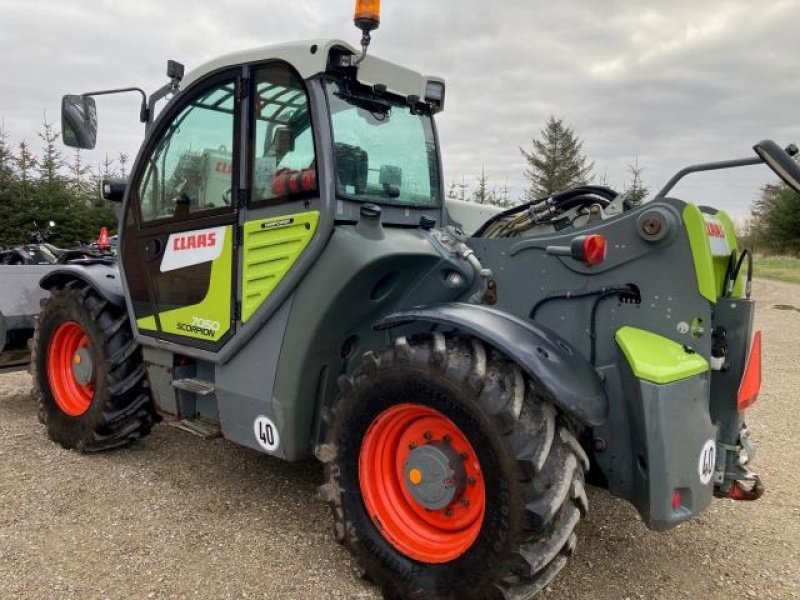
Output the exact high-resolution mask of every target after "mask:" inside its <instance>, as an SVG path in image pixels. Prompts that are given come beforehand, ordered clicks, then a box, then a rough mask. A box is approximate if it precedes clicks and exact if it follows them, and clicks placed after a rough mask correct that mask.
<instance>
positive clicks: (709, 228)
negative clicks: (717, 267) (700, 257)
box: [703, 215, 731, 256]
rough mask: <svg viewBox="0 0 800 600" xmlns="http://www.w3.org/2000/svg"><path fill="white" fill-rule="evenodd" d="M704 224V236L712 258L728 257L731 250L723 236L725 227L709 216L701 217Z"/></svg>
mask: <svg viewBox="0 0 800 600" xmlns="http://www.w3.org/2000/svg"><path fill="white" fill-rule="evenodd" d="M703 219H705V222H706V235H708V243H709V244H710V246H711V254H712V255H713V256H730V253H731V249H730V247H729V246H728V237H727V235H726V234H725V227H723V226H722V223H721V222H720V221H718V220H717V219H715V218H714V217H712V216H710V215H703Z"/></svg>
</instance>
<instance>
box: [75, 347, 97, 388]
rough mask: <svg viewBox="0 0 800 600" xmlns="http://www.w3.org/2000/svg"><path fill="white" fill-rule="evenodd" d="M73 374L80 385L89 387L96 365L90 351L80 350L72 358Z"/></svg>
mask: <svg viewBox="0 0 800 600" xmlns="http://www.w3.org/2000/svg"><path fill="white" fill-rule="evenodd" d="M72 374H73V375H74V376H75V381H77V382H78V384H79V385H89V384H90V383H92V379H93V377H94V364H93V362H92V355H91V353H90V352H89V349H88V348H86V347H85V346H84V347H82V348H78V350H77V352H75V354H74V355H73V357H72Z"/></svg>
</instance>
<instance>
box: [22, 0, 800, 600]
mask: <svg viewBox="0 0 800 600" xmlns="http://www.w3.org/2000/svg"><path fill="white" fill-rule="evenodd" d="M378 24H379V2H378V0H358V1H357V2H356V25H358V26H359V27H360V28H361V30H362V32H363V38H362V44H361V48H360V49H359V48H355V47H352V46H350V45H348V44H347V43H345V42H343V41H339V40H319V41H308V42H298V43H292V44H285V45H279V46H269V47H265V48H259V49H256V50H251V51H246V52H241V53H237V54H232V55H229V56H224V57H222V58H219V59H217V60H214V61H212V62H210V63H208V64H206V65H203V66H201V67H199V68H197V69H196V70H194V71H192V72H191V73H188V74H184V69H183V67H182V65H180V64H178V63H176V62H173V61H170V62H169V65H168V77H169V79H170V81H169V83H168V84H167V85H165V86H164V88H162V89H161V90H159V91H157V92H156V93H154V94H153V95H151V96H150V97H149V98H148V97H147V96H146V94H145V93H144V92H143V91H142V90H139V89H138V88H125V89H123V90H107V91H101V92H92V93H89V94H82V95H71V96H65V97H64V99H63V103H62V111H63V120H62V125H63V135H64V141H65V142H66V143H67V144H68V145H72V146H77V147H81V148H91V147H93V146H94V144H95V139H96V135H97V112H96V106H95V102H94V99H93V97H94V96H97V95H100V94H105V93H112V92H116V91H130V90H134V91H136V92H138V93H141V95H142V105H141V111H140V117H141V119H142V121H144V122H145V123H146V136H145V139H144V142H143V144H142V146H141V149H140V150H139V153H138V156H137V158H136V161H135V164H134V166H133V168H132V170H131V174H130V177H129V179H128V180H127V181H126V182H119V181H105V182H104V183H103V186H102V187H103V190H102V193H103V195H104V197H105V198H106V199H108V200H112V201H115V202H119V203H120V216H121V222H120V237H121V249H120V257H119V259H118V261H119V262H118V263H117V261H116V260H114V259H110V258H100V259H97V260H94V261H86V262H85V263H84V264H81V265H67V266H64V267H62V268H58V269H56V270H54V271H53V272H51V273H49V274H48V275H47V276H46V277H45V278H44V279H43V280H42V282H41V285H42V287H44V288H45V289H47V290H49V292H50V295H49V297H48V298H47V300H46V301H45V302H44V304H43V308H42V311H41V313H40V315H39V319H38V326H37V329H36V333H35V340H34V344H33V353H34V356H33V363H34V371H35V373H34V379H35V397H36V400H37V402H38V407H39V412H40V417H41V420H42V421H43V422H44V424H45V426H46V428H47V431H48V433H49V435H50V437H51V438H52V439H53V440H55V441H56V442H58V443H60V444H61V445H63V446H64V447H66V448H74V449H76V450H78V451H82V452H93V451H97V450H106V449H111V448H117V447H121V446H126V445H128V444H130V443H132V442H134V441H135V440H138V439H140V438H142V437H144V436H146V435H147V434H148V433H149V432H150V430H151V428H152V427H153V426H154V424H156V423H157V422H158V421H159V420H161V419H162V418H164V419H169V420H173V421H176V422H178V423H180V424H181V426H182V427H183V428H185V429H188V430H190V431H193V432H195V433H197V434H199V435H201V436H213V435H218V434H221V435H222V436H224V437H225V438H227V439H229V440H231V441H233V442H236V443H238V444H241V445H243V446H247V447H249V448H252V449H254V450H256V451H259V452H263V453H266V454H269V455H272V456H275V457H278V458H281V459H284V460H287V461H299V460H303V459H305V458H307V457H309V456H311V455H314V456H316V457H317V458H318V459H319V460H320V461H322V462H323V463H324V465H325V470H324V471H325V478H326V481H325V483H324V484H323V485H322V486H321V488H320V494H321V496H322V497H323V498H324V499H325V500H326V501H327V502H329V503H330V506H331V508H332V513H333V520H334V530H335V536H336V539H337V540H338V541H339V542H341V543H342V544H343V545H344V546H346V547H347V549H348V550H349V551H350V552H351V553H352V554H353V556H354V558H355V561H356V563H357V565H358V566H359V568H360V569H361V570H362V572H364V573H365V574H366V576H368V577H369V578H371V579H372V580H373V581H374V582H375V583H376V584H377V585H378V586H379V587H380V588H381V589H382V590H383V592H384V594H385V595H386V596H387V597H396V598H425V599H427V598H507V599H525V598H531V597H533V596H534V595H536V594H537V593H538V592H539V591H541V590H542V589H543V588H544V587H545V586H546V585H548V583H549V582H551V581H552V580H553V578H554V577H555V576H556V574H557V573H558V572H559V571H560V570H561V569H562V568H563V567H564V565H565V563H566V562H567V559H568V557H569V555H571V554H572V553H573V551H574V550H575V547H576V536H575V527H576V525H577V524H578V522H579V521H580V520H581V518H582V517H584V516H585V515H586V513H587V510H588V503H587V496H586V491H585V482H586V481H587V479H586V478H587V477H588V476H589V474H590V475H591V482H592V483H594V484H596V485H599V486H602V487H605V488H607V489H608V490H609V491H610V492H611V493H612V494H614V495H616V496H619V497H622V498H625V499H627V500H628V501H630V502H631V503H632V504H633V505H634V506H635V507H636V508H637V509H638V511H639V512H640V513H641V516H642V519H643V520H644V522H645V523H646V524H647V526H648V527H650V528H652V529H655V530H665V529H668V528H670V527H674V526H675V525H677V524H679V523H682V522H684V521H686V520H687V519H691V518H692V517H694V516H695V515H697V514H698V513H700V512H701V511H703V510H704V509H706V508H707V507H708V506H709V504H710V503H711V501H712V497H713V496H714V495H718V496H723V497H727V498H734V499H754V498H757V497H758V496H759V495H760V494H761V493H762V492H763V489H764V488H763V485H762V484H761V482H760V480H759V479H758V477H757V476H756V475H755V474H754V473H752V472H751V471H750V469H749V467H748V461H749V458H750V457H751V456H752V455H753V452H754V448H753V445H752V442H751V441H750V437H749V435H748V430H747V428H746V426H745V423H744V411H745V409H746V408H747V407H748V406H750V405H751V404H752V403H753V402H754V401H755V399H756V396H757V395H758V392H759V386H760V383H761V337H760V334H759V333H755V334H753V332H752V329H753V307H754V302H753V300H751V299H750V297H749V296H750V289H749V281H750V276H751V275H752V257H751V255H750V254H749V253H748V252H747V251H742V252H740V251H739V250H738V248H737V242H736V237H735V235H734V228H733V224H732V222H731V219H730V218H729V217H728V216H727V215H726V214H725V213H724V212H721V211H717V210H714V209H713V208H708V207H702V206H695V205H694V204H690V203H687V202H683V201H681V200H678V199H676V198H671V197H668V192H669V191H670V189H671V188H672V186H673V185H674V184H675V183H676V182H677V180H678V179H680V178H681V177H682V176H684V175H686V174H687V173H689V172H692V171H701V170H710V169H721V168H728V167H735V166H743V165H749V164H759V163H762V162H764V163H766V164H767V165H768V166H770V167H771V168H772V169H773V170H774V171H775V172H776V173H777V174H778V175H780V176H781V177H782V178H783V179H784V180H785V181H786V182H787V183H788V184H790V185H792V186H793V187H794V188H795V189H798V188H800V168H798V165H797V164H796V163H795V162H794V160H793V159H792V158H791V156H790V154H791V153H793V152H795V149H794V148H790V149H789V151H788V152H787V151H785V150H784V149H782V148H781V147H779V146H778V145H777V144H775V143H774V142H771V141H765V142H761V143H759V144H757V145H756V146H755V151H756V153H757V156H756V157H753V158H745V159H740V160H733V161H726V162H720V163H708V164H704V165H696V166H694V167H689V168H688V169H686V170H684V171H682V172H681V173H679V174H678V175H676V177H675V178H674V179H673V181H671V182H670V183H669V184H667V186H666V187H665V188H664V190H662V192H660V193H659V194H657V195H656V196H655V197H654V198H652V199H651V200H650V201H649V202H647V203H645V204H644V205H643V206H641V207H638V208H633V207H630V206H628V205H627V204H626V203H625V201H624V199H623V198H622V197H621V196H620V195H618V194H616V193H614V192H613V191H612V190H610V189H608V188H605V187H600V186H586V187H581V188H578V189H573V190H565V191H563V192H560V193H558V194H554V195H553V196H551V197H547V198H542V199H539V200H536V201H533V202H528V203H526V204H522V205H519V206H515V207H513V208H510V209H508V210H505V211H503V212H497V213H494V214H490V213H486V212H484V213H481V210H482V209H480V208H479V207H476V206H475V205H468V204H462V203H457V202H456V203H448V202H445V199H444V190H443V177H442V166H441V156H440V146H439V139H438V137H437V132H436V128H435V124H434V117H435V116H437V115H438V114H439V113H441V112H442V111H443V109H444V106H445V89H446V88H445V82H444V81H443V80H442V79H440V78H437V77H430V76H424V75H421V74H419V73H417V72H415V71H412V70H410V69H408V68H405V67H402V66H398V65H396V64H392V63H390V62H387V61H385V60H381V59H379V58H376V57H375V56H373V55H371V54H368V52H367V49H368V46H369V43H370V37H371V36H370V34H371V32H372V31H373V30H374V29H375V28H377V26H378ZM162 99H168V102H166V105H165V106H164V107H163V109H162V110H161V111H160V113H159V114H158V116H156V114H155V113H156V110H155V105H156V103H157V102H159V101H160V100H162ZM745 259H746V260H745ZM590 469H591V471H590Z"/></svg>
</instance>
